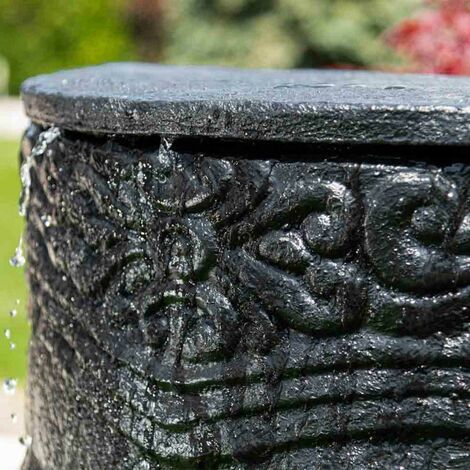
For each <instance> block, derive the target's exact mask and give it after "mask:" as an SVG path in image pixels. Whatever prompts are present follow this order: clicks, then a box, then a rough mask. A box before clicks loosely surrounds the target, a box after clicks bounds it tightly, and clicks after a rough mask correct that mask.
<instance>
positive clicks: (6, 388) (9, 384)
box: [3, 379, 18, 395]
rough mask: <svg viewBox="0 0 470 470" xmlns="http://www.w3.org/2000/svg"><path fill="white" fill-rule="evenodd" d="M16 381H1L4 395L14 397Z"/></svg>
mask: <svg viewBox="0 0 470 470" xmlns="http://www.w3.org/2000/svg"><path fill="white" fill-rule="evenodd" d="M17 385H18V381H17V380H16V379H5V380H4V381H3V392H4V393H5V394H6V395H14V394H15V392H16V386H17Z"/></svg>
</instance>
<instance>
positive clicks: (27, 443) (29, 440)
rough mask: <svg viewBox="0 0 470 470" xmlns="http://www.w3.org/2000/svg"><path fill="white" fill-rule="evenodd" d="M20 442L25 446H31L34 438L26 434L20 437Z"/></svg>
mask: <svg viewBox="0 0 470 470" xmlns="http://www.w3.org/2000/svg"><path fill="white" fill-rule="evenodd" d="M19 441H20V444H21V445H22V446H25V447H31V444H32V443H33V438H32V437H31V436H28V435H25V436H21V437H20V438H19Z"/></svg>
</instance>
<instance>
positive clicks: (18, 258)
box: [10, 237, 25, 268]
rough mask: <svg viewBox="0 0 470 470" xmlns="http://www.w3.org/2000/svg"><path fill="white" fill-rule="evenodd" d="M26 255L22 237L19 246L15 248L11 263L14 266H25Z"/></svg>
mask: <svg viewBox="0 0 470 470" xmlns="http://www.w3.org/2000/svg"><path fill="white" fill-rule="evenodd" d="M24 263H25V257H24V254H23V237H20V241H19V242H18V246H17V247H16V249H15V254H14V255H13V256H12V257H11V259H10V265H11V266H13V267H14V268H21V267H22V266H24Z"/></svg>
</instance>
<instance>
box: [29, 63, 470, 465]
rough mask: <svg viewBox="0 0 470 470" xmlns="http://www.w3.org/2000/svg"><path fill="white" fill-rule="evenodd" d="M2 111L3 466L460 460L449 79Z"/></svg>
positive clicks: (463, 165) (465, 268) (103, 79)
mask: <svg viewBox="0 0 470 470" xmlns="http://www.w3.org/2000/svg"><path fill="white" fill-rule="evenodd" d="M23 99H24V101H25V106H26V110H27V112H28V114H29V115H30V117H31V118H32V120H33V121H34V124H33V125H32V126H31V128H30V129H29V130H28V132H27V133H26V136H25V141H24V146H23V147H24V155H23V158H24V159H25V160H28V159H29V160H30V163H31V179H32V184H31V190H30V197H29V200H28V207H27V241H28V246H29V250H28V251H29V252H28V259H29V265H28V275H29V283H30V286H31V319H32V323H33V336H32V343H31V351H30V377H29V402H30V405H29V413H28V427H29V428H28V429H29V431H28V432H29V433H30V435H31V436H32V446H31V448H30V449H29V454H28V457H27V461H26V462H25V464H24V467H23V468H24V469H27V470H59V469H60V470H68V469H70V470H75V469H113V468H114V469H133V470H150V469H159V468H163V469H165V468H184V469H191V468H195V469H196V468H198V469H202V468H205V469H216V468H218V469H245V468H256V469H273V470H274V469H315V468H332V469H336V468H351V469H386V468H391V469H396V468H404V469H407V470H408V469H447V468H459V469H464V468H468V465H469V462H470V400H469V396H470V369H469V365H470V329H469V324H470V323H469V320H470V316H469V310H467V309H468V307H470V192H469V189H470V164H469V146H470V107H469V105H470V81H469V80H466V79H451V78H442V77H433V76H395V75H386V74H369V73H361V72H358V73H352V72H351V73H350V72H347V73H343V72H322V71H294V72H282V71H277V72H275V71H250V72H248V71H237V70H227V69H215V68H177V67H159V66H149V65H137V64H118V65H108V66H102V67H96V68H88V69H82V70H76V71H68V72H61V73H58V74H54V75H50V76H44V77H38V78H33V79H31V80H28V81H27V82H26V83H25V85H24V87H23ZM31 149H33V150H31ZM31 155H32V157H31Z"/></svg>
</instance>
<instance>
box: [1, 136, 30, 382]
mask: <svg viewBox="0 0 470 470" xmlns="http://www.w3.org/2000/svg"><path fill="white" fill-rule="evenodd" d="M18 146H19V144H18V143H16V142H10V141H4V140H0V234H1V235H0V379H4V378H7V377H14V378H17V379H18V380H19V383H20V385H24V380H25V377H26V367H27V348H28V337H29V326H28V322H27V319H26V302H27V291H26V283H25V278H24V270H23V269H19V268H13V267H11V266H10V264H9V259H10V258H11V256H12V255H13V254H14V252H15V248H16V246H17V245H18V240H19V237H20V234H21V231H22V228H23V220H22V218H21V217H20V216H19V215H18V197H19V192H20V182H19V177H18ZM17 299H19V304H18V305H16V300H17ZM12 309H16V310H17V312H18V314H17V316H16V317H15V318H11V317H10V313H9V312H10V311H11V310H12ZM6 329H9V330H10V331H11V339H10V340H8V339H7V338H6V337H5V334H4V332H5V330H6ZM10 341H12V342H13V343H15V345H16V347H15V349H14V350H10Z"/></svg>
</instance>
